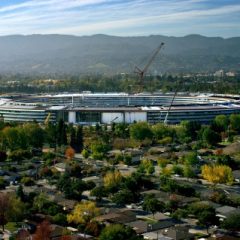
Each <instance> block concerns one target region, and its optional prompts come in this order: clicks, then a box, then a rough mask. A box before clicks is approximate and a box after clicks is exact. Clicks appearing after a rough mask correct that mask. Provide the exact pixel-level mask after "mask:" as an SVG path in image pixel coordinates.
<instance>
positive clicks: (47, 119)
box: [44, 112, 51, 125]
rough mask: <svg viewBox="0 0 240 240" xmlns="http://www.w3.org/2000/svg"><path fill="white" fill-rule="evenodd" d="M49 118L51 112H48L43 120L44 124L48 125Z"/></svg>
mask: <svg viewBox="0 0 240 240" xmlns="http://www.w3.org/2000/svg"><path fill="white" fill-rule="evenodd" d="M50 119H51V113H50V112H49V113H48V115H47V117H46V119H45V120H44V125H48V123H49V121H50Z"/></svg>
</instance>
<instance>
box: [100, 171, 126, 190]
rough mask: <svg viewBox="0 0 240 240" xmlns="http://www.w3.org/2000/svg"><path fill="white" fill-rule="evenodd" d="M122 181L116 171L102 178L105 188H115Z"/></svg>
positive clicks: (120, 175)
mask: <svg viewBox="0 0 240 240" xmlns="http://www.w3.org/2000/svg"><path fill="white" fill-rule="evenodd" d="M122 179H123V177H122V174H121V173H120V172H119V171H118V170H115V171H113V172H108V173H107V174H106V175H105V176H104V178H103V182H104V186H105V187H106V188H115V187H117V186H118V185H119V184H120V183H121V181H122Z"/></svg>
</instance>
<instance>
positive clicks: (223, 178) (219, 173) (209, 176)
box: [202, 165, 234, 184]
mask: <svg viewBox="0 0 240 240" xmlns="http://www.w3.org/2000/svg"><path fill="white" fill-rule="evenodd" d="M202 176H203V178H204V179H206V180H208V181H209V182H212V183H227V184H232V183H233V180H234V177H233V174H232V169H231V168H230V167H228V166H226V165H213V166H211V165H204V166H203V167H202Z"/></svg>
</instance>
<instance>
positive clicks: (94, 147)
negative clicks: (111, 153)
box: [91, 141, 109, 160]
mask: <svg viewBox="0 0 240 240" xmlns="http://www.w3.org/2000/svg"><path fill="white" fill-rule="evenodd" d="M108 149H109V146H108V145H107V144H105V143H104V142H103V141H95V142H93V143H92V144H91V151H92V157H93V158H94V159H99V160H101V159H103V157H104V155H105V153H106V152H107V150H108Z"/></svg>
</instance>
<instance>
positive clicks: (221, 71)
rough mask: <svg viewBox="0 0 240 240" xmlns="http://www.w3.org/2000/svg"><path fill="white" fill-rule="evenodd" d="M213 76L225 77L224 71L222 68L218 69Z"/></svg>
mask: <svg viewBox="0 0 240 240" xmlns="http://www.w3.org/2000/svg"><path fill="white" fill-rule="evenodd" d="M213 76H214V77H223V76H224V71H223V70H222V69H221V70H218V71H216V72H215V73H214V74H213Z"/></svg>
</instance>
